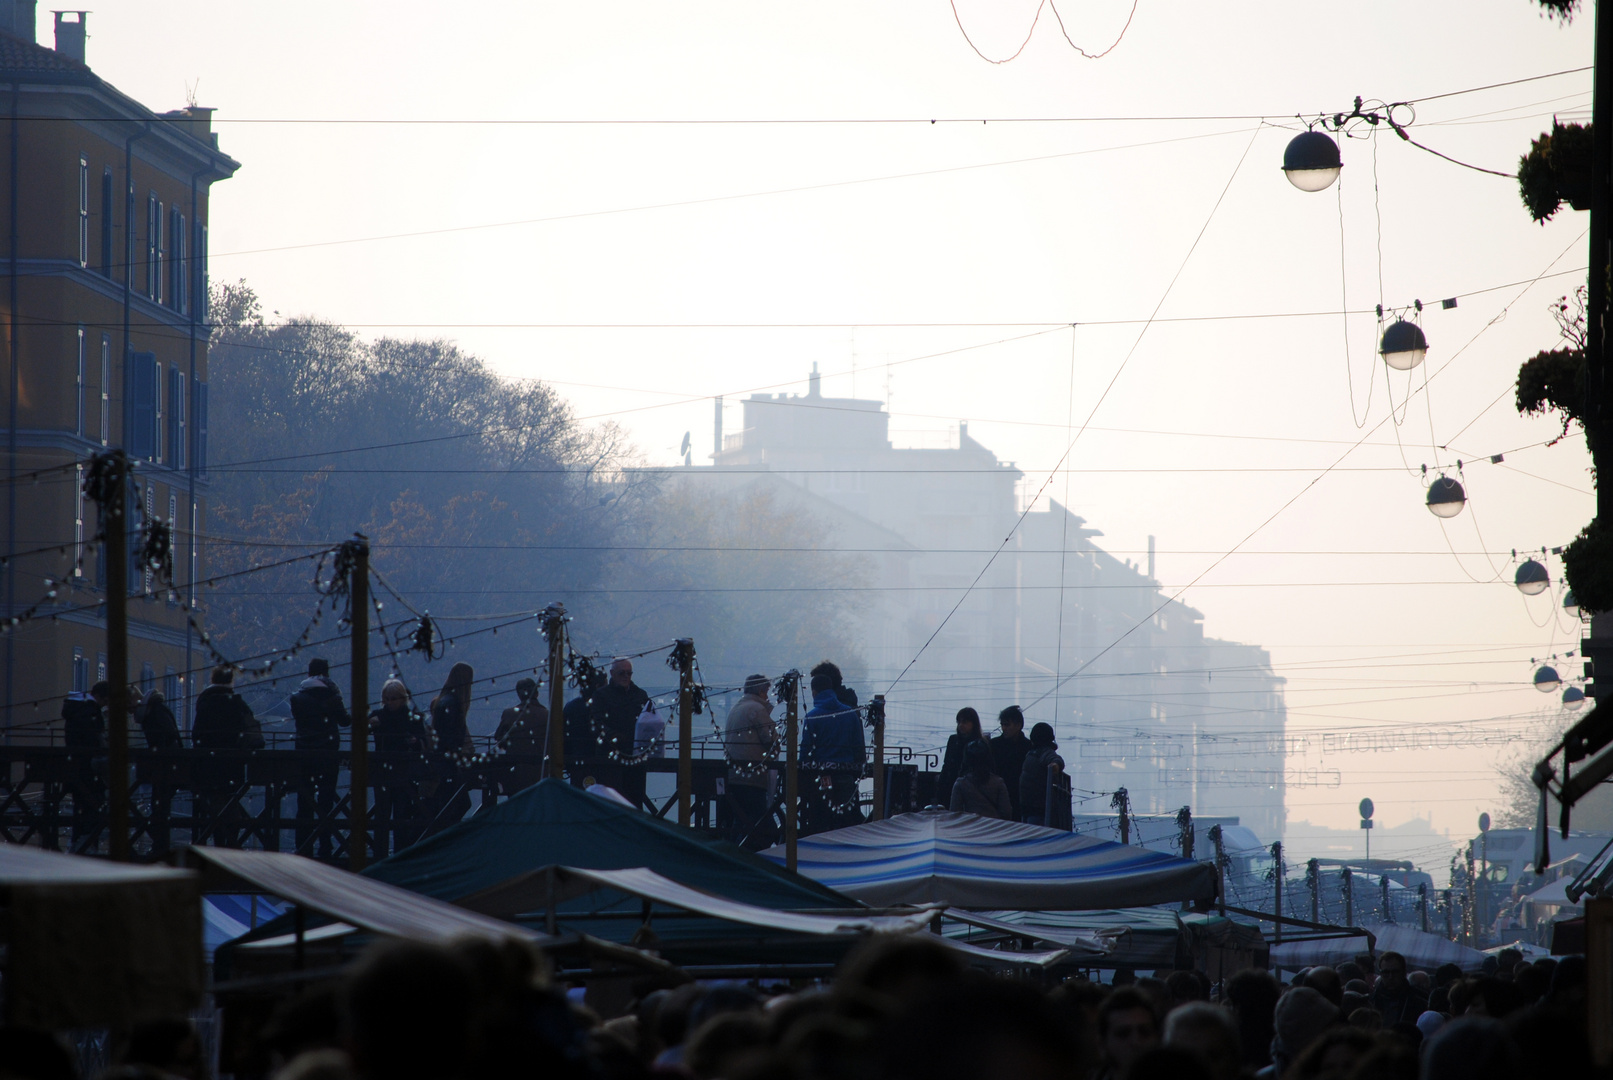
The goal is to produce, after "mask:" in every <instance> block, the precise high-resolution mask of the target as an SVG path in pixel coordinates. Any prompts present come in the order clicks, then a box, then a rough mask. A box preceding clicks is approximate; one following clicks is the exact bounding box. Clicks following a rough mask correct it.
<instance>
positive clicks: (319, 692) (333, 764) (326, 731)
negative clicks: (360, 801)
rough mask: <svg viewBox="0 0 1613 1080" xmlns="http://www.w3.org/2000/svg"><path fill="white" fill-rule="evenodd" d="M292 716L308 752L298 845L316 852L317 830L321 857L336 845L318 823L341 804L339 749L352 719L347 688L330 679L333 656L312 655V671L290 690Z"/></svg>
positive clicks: (300, 794)
mask: <svg viewBox="0 0 1613 1080" xmlns="http://www.w3.org/2000/svg"><path fill="white" fill-rule="evenodd" d="M291 717H292V720H294V721H295V722H296V727H297V735H296V746H297V749H298V750H303V751H317V752H318V753H309V754H308V755H307V756H306V759H305V761H304V762H303V767H304V772H303V778H302V780H301V781H300V782H299V783H298V784H297V786H296V789H295V790H296V795H297V850H298V851H299V852H301V853H302V854H304V855H311V854H313V852H312V851H310V850H308V848H309V844H310V842H311V841H313V840H314V838H315V836H316V835H317V838H318V839H317V845H318V851H319V857H320V858H329V857H330V855H331V853H332V852H333V851H335V838H334V836H333V835H332V832H331V829H330V828H329V826H326V827H324V828H318V827H317V826H316V824H315V823H316V822H319V821H324V820H325V819H326V818H328V817H329V816H330V813H331V810H332V809H333V808H334V807H335V806H336V777H337V773H338V771H339V770H338V764H337V760H338V759H337V752H338V751H340V750H341V748H342V728H344V727H348V726H349V725H350V724H351V723H352V720H351V718H350V717H349V716H348V715H347V708H346V706H344V705H343V704H342V692H341V691H340V690H338V689H336V684H335V683H333V682H331V681H330V661H328V660H325V659H322V658H320V657H317V656H316V657H315V658H314V659H312V660H310V661H308V677H307V678H306V679H304V680H303V681H302V685H300V686H299V687H297V692H296V693H294V694H292V695H291Z"/></svg>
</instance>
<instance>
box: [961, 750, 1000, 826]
mask: <svg viewBox="0 0 1613 1080" xmlns="http://www.w3.org/2000/svg"><path fill="white" fill-rule="evenodd" d="M963 763H964V769H963V775H962V776H960V777H958V779H957V782H956V783H954V784H953V785H952V794H951V797H950V799H949V801H948V803H947V808H948V809H950V810H958V811H961V812H962V813H965V814H979V815H980V816H981V817H988V818H996V819H997V820H999V821H1012V820H1014V817H1013V814H1014V805H1013V803H1012V802H1011V801H1010V800H1009V798H1008V785H1006V784H1004V783H1003V781H1002V777H1000V776H998V775H997V774H996V773H994V772H992V771H991V751H990V750H989V749H987V747H986V744H985V743H983V742H972V743H970V744H969V745H968V747H966V748H965V749H964V751H963Z"/></svg>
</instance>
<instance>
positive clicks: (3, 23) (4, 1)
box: [0, 0, 35, 42]
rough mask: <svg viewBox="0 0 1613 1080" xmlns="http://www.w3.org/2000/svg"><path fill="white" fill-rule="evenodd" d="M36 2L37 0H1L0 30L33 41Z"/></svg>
mask: <svg viewBox="0 0 1613 1080" xmlns="http://www.w3.org/2000/svg"><path fill="white" fill-rule="evenodd" d="M34 3H35V0H0V30H4V31H5V32H6V33H8V34H15V35H17V36H18V37H20V38H22V39H23V40H24V41H28V42H32V41H33V40H34Z"/></svg>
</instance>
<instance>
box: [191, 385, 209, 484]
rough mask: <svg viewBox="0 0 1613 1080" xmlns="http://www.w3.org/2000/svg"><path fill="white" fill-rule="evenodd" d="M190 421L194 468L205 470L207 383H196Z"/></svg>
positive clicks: (199, 470)
mask: <svg viewBox="0 0 1613 1080" xmlns="http://www.w3.org/2000/svg"><path fill="white" fill-rule="evenodd" d="M191 404H192V405H194V406H195V412H194V413H193V414H192V419H191V422H192V423H194V424H195V425H196V470H197V471H198V472H206V471H207V384H206V383H204V382H198V383H197V384H196V400H195V401H193V402H192V403H191Z"/></svg>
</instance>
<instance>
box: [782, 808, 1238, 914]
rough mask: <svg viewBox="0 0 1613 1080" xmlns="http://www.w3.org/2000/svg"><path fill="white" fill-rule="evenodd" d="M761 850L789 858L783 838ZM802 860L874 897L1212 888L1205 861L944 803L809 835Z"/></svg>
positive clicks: (1144, 893)
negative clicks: (942, 806)
mask: <svg viewBox="0 0 1613 1080" xmlns="http://www.w3.org/2000/svg"><path fill="white" fill-rule="evenodd" d="M762 854H763V855H764V856H766V857H767V858H769V859H772V860H774V861H775V862H780V863H782V862H783V861H784V848H783V847H782V846H779V847H774V848H769V849H768V850H766V851H764V852H762ZM796 868H797V870H798V871H799V872H800V873H802V874H804V875H806V876H807V877H810V878H813V879H814V880H816V881H820V882H822V883H823V884H825V885H827V886H829V887H830V888H831V889H834V890H836V891H837V892H841V893H844V894H846V895H847V896H853V897H856V898H857V899H858V900H861V901H863V902H864V903H868V904H873V905H875V906H890V905H894V904H927V903H943V904H949V905H951V906H953V907H961V908H984V909H999V910H1001V909H1018V910H1027V909H1028V910H1040V911H1079V910H1089V909H1094V908H1121V907H1144V906H1147V905H1150V904H1167V903H1177V902H1181V901H1186V900H1210V899H1213V898H1214V897H1215V868H1214V867H1213V866H1211V865H1210V864H1209V863H1198V862H1193V861H1191V860H1188V859H1182V858H1178V857H1177V856H1175V855H1168V854H1165V853H1164V852H1159V851H1150V850H1148V849H1146V848H1140V847H1128V846H1126V845H1123V844H1116V843H1114V842H1112V841H1109V840H1100V839H1098V838H1096V837H1091V836H1079V835H1076V834H1074V833H1067V832H1063V831H1062V830H1059V829H1044V828H1042V827H1041V826H1040V825H1023V824H1020V823H1018V822H1013V821H997V820H994V819H992V818H984V817H980V816H978V815H975V814H960V813H953V812H951V811H944V810H925V811H921V812H919V813H915V814H899V815H897V816H896V817H893V818H891V819H889V820H887V821H875V822H870V823H868V824H866V825H857V826H854V827H852V828H849V829H836V830H835V831H833V832H826V833H819V834H818V835H816V836H811V837H807V838H806V839H804V840H801V841H800V843H799V846H798V848H797V867H796Z"/></svg>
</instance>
